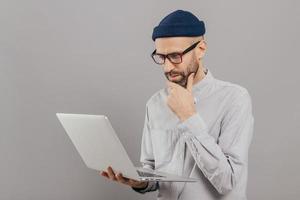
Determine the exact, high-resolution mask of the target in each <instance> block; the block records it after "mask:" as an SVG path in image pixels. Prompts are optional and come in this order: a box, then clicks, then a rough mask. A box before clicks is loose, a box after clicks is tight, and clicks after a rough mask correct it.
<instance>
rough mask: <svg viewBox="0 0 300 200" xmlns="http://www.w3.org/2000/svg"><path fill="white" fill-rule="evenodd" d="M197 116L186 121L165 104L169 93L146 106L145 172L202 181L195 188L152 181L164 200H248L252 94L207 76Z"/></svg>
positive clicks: (198, 92)
mask: <svg viewBox="0 0 300 200" xmlns="http://www.w3.org/2000/svg"><path fill="white" fill-rule="evenodd" d="M193 95H194V97H195V103H196V110H197V114H194V115H193V116H191V117H190V118H188V119H187V120H185V121H184V122H180V120H179V118H178V117H177V116H176V115H175V114H174V113H173V112H172V111H171V110H170V108H169V107H168V105H167V104H166V98H167V96H168V92H167V89H166V88H164V89H162V90H160V91H158V92H157V93H155V94H154V95H153V96H152V97H151V98H150V99H149V100H148V102H147V105H146V117H145V124H144V130H143V137H142V144H141V159H140V161H141V163H142V165H143V167H145V168H151V169H155V170H158V171H163V172H167V173H173V174H176V175H182V176H188V177H193V178H199V179H200V181H198V182H195V183H180V182H150V183H149V184H148V187H147V188H146V189H144V190H139V191H138V192H140V193H145V192H150V191H155V190H158V196H157V198H158V199H159V200H169V199H172V200H174V199H180V200H182V199H188V200H193V199H197V200H202V199H203V200H211V199H222V200H225V199H226V200H227V199H243V200H245V199H247V198H246V187H247V175H248V150H249V145H250V143H251V140H252V135H253V124H254V119H253V115H252V106H251V98H250V96H249V93H248V92H247V90H246V89H245V88H243V87H241V86H238V85H236V84H233V83H229V82H224V81H221V80H217V79H215V78H214V77H213V76H212V74H211V72H210V71H208V73H207V74H206V76H205V77H204V78H203V79H202V80H201V81H199V82H197V83H196V84H194V85H193Z"/></svg>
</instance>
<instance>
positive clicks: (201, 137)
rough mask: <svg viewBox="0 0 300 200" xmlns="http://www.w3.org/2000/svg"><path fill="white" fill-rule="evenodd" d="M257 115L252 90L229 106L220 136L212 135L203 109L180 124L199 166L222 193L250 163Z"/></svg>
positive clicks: (235, 181)
mask: <svg viewBox="0 0 300 200" xmlns="http://www.w3.org/2000/svg"><path fill="white" fill-rule="evenodd" d="M253 124H254V118H253V115H252V105H251V98H250V96H249V94H248V92H244V93H241V94H240V95H239V96H238V97H237V98H235V100H233V101H232V104H231V106H230V107H228V109H227V111H226V113H225V115H224V118H223V119H222V122H221V130H220V134H219V137H218V138H217V140H216V139H215V138H214V137H212V136H211V135H209V133H208V128H207V126H206V123H205V122H204V120H203V119H202V117H201V113H196V114H194V115H193V116H191V117H190V118H188V119H187V120H185V121H184V122H182V123H181V124H180V126H181V127H183V128H184V129H185V130H187V131H185V132H184V134H183V137H185V141H186V144H187V147H188V148H189V150H190V152H191V154H192V156H193V158H194V159H195V162H196V164H197V166H198V167H199V168H200V170H201V171H202V172H203V174H204V175H205V177H206V178H207V179H208V180H209V181H210V183H211V184H212V185H213V186H214V187H215V188H216V190H217V191H218V192H219V193H220V194H226V193H228V192H229V191H231V190H232V189H233V188H234V187H235V185H236V183H237V182H238V180H239V178H240V177H241V173H242V172H243V169H244V167H245V166H247V163H248V149H249V146H250V143H251V140H252V135H253Z"/></svg>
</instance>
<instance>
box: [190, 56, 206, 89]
mask: <svg viewBox="0 0 300 200" xmlns="http://www.w3.org/2000/svg"><path fill="white" fill-rule="evenodd" d="M206 70H207V69H206V68H205V67H204V66H203V65H202V63H201V62H200V63H199V68H198V71H197V74H196V76H195V78H194V83H193V85H195V84H196V83H198V82H199V81H201V80H202V79H203V78H204V77H205V75H206V74H205V71H206Z"/></svg>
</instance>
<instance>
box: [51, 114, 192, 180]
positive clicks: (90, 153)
mask: <svg viewBox="0 0 300 200" xmlns="http://www.w3.org/2000/svg"><path fill="white" fill-rule="evenodd" d="M56 115H57V117H58V119H59V121H60V122H61V124H62V126H63V127H64V129H65V131H66V133H67V134H68V136H69V137H70V139H71V141H72V143H73V144H74V146H75V147H76V149H77V151H78V153H79V154H80V156H81V158H82V159H83V161H84V163H85V164H86V165H87V167H89V168H91V169H94V170H98V171H104V170H106V169H107V167H108V166H111V167H112V168H113V170H114V171H115V172H122V174H123V176H124V177H127V178H131V179H135V180H141V181H173V182H195V181H198V179H193V178H188V177H181V176H176V175H172V174H167V173H163V172H159V171H155V170H151V169H146V168H142V167H135V166H134V165H133V163H132V162H131V160H130V158H129V156H128V154H127V152H126V150H125V149H124V147H123V145H122V144H121V142H120V140H119V138H118V136H117V135H116V133H115V131H114V129H113V128H112V126H111V124H110V122H109V120H108V118H107V117H106V116H104V115H85V114H67V113H57V114H56Z"/></svg>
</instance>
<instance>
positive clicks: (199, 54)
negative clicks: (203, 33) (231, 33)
mask: <svg viewBox="0 0 300 200" xmlns="http://www.w3.org/2000/svg"><path fill="white" fill-rule="evenodd" d="M206 49H207V44H206V41H205V40H202V41H201V42H200V43H199V44H198V45H197V49H196V54H197V55H196V56H197V58H198V59H202V58H203V57H204V55H205V53H206Z"/></svg>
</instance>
